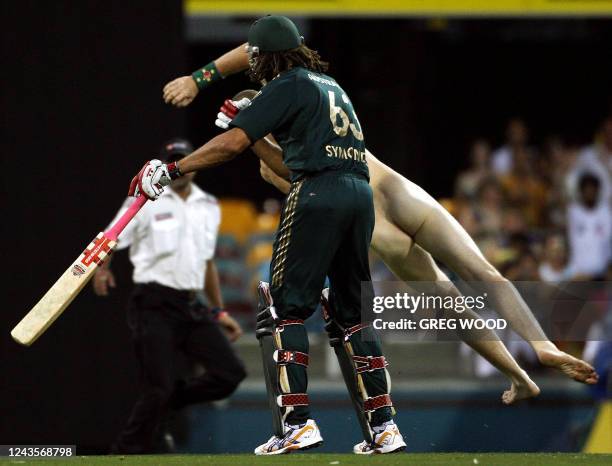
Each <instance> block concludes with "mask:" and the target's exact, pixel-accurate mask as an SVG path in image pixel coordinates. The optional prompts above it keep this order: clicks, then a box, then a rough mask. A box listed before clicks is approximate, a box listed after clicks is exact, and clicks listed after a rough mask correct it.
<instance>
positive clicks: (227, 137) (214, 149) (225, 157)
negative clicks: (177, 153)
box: [176, 128, 251, 175]
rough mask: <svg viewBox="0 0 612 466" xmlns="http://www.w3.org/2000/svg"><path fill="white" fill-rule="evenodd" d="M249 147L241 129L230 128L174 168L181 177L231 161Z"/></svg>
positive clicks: (249, 142) (180, 161) (249, 143)
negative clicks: (176, 168)
mask: <svg viewBox="0 0 612 466" xmlns="http://www.w3.org/2000/svg"><path fill="white" fill-rule="evenodd" d="M250 145H251V141H250V140H249V138H248V136H247V135H246V133H245V132H244V131H243V130H242V129H240V128H232V129H230V130H229V131H227V132H225V133H223V134H220V135H219V136H216V137H214V138H213V139H211V140H210V141H208V142H207V143H206V144H204V145H203V146H202V147H200V148H198V149H196V150H195V151H193V152H192V153H191V154H189V155H188V156H186V157H184V158H182V159H181V160H179V161H178V162H177V163H176V166H177V167H178V169H179V171H180V173H181V174H183V175H184V174H186V173H190V172H194V171H197V170H202V169H204V168H210V167H215V166H217V165H221V164H223V163H225V162H228V161H230V160H232V159H233V158H234V157H235V156H236V155H238V154H240V153H241V152H244V150H246V148H247V147H249V146H250Z"/></svg>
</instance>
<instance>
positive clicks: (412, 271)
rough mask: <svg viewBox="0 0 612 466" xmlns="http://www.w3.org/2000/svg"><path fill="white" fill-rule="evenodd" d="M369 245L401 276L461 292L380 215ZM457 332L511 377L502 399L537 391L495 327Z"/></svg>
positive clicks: (470, 316)
mask: <svg viewBox="0 0 612 466" xmlns="http://www.w3.org/2000/svg"><path fill="white" fill-rule="evenodd" d="M372 248H373V249H374V251H376V252H377V253H378V254H379V256H380V257H381V259H382V260H383V261H384V262H385V264H387V266H388V267H389V269H390V270H391V271H392V272H393V273H394V274H395V275H396V276H397V277H398V278H399V279H400V280H402V281H428V282H436V283H437V284H438V290H437V293H438V294H440V295H441V296H448V295H450V296H459V295H460V293H459V290H457V288H456V287H455V286H454V285H453V284H452V282H451V281H450V280H449V279H448V277H447V276H446V275H445V274H444V273H443V272H442V271H441V270H440V268H439V267H438V266H437V265H436V263H435V262H434V260H433V258H432V257H431V255H429V254H428V253H427V252H425V251H424V250H423V249H422V248H421V247H420V246H418V245H415V244H414V243H413V241H412V239H411V238H410V237H409V236H407V235H406V234H405V233H404V232H402V231H401V230H399V229H398V228H397V227H396V226H395V225H393V224H391V223H389V222H388V221H387V220H386V219H385V218H384V217H382V216H381V215H379V216H377V219H376V226H375V228H374V236H373V238H372ZM444 318H455V319H457V318H460V319H478V318H479V316H478V314H476V313H475V312H473V311H471V310H467V311H464V312H463V313H461V314H459V313H457V312H455V311H453V310H448V311H447V313H446V314H445V315H444ZM457 334H458V336H459V337H460V338H461V339H462V340H463V341H465V342H466V343H467V344H468V345H470V346H471V347H472V349H474V350H475V351H476V352H478V353H479V354H480V355H482V356H483V357H484V358H485V359H486V360H487V361H489V362H490V363H491V364H492V365H493V366H495V367H496V368H497V369H498V370H499V371H500V372H502V373H503V374H504V375H506V376H507V377H508V378H509V379H510V381H511V384H512V385H511V387H510V389H509V390H507V391H505V392H504V393H503V395H502V401H503V403H505V404H512V403H514V402H515V401H518V400H521V399H524V398H529V397H533V396H537V395H538V394H539V393H540V389H539V388H538V386H537V385H536V384H535V383H534V382H533V381H532V380H531V379H530V378H529V376H528V375H527V373H526V372H525V371H524V370H523V369H521V367H520V366H519V365H518V363H517V362H516V361H515V359H514V358H513V357H512V355H511V354H510V353H509V352H508V350H507V348H506V346H505V345H504V344H503V342H501V341H500V339H499V337H498V336H497V334H496V333H495V332H494V331H492V330H487V329H483V330H476V329H469V330H457Z"/></svg>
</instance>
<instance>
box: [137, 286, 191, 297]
mask: <svg viewBox="0 0 612 466" xmlns="http://www.w3.org/2000/svg"><path fill="white" fill-rule="evenodd" d="M138 286H140V287H144V288H148V289H150V290H153V291H158V292H162V293H165V294H166V295H170V296H173V297H175V298H177V299H182V300H185V301H193V300H194V299H195V298H196V296H197V293H198V292H197V291H196V290H177V289H176V288H171V287H169V286H166V285H162V284H160V283H156V282H149V283H139V284H138Z"/></svg>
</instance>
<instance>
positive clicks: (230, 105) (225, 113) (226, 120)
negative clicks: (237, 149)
mask: <svg viewBox="0 0 612 466" xmlns="http://www.w3.org/2000/svg"><path fill="white" fill-rule="evenodd" d="M249 105H251V100H250V99H249V98H248V97H243V98H242V99H240V100H230V99H226V101H225V102H223V105H222V106H221V108H220V109H219V110H220V111H219V113H218V114H217V119H216V120H215V125H217V126H218V127H219V128H221V129H227V128H229V124H230V123H231V122H232V120H233V119H234V118H235V117H236V115H238V112H240V110H244V109H245V108H247V107H248V106H249Z"/></svg>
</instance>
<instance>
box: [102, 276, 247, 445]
mask: <svg viewBox="0 0 612 466" xmlns="http://www.w3.org/2000/svg"><path fill="white" fill-rule="evenodd" d="M128 324H129V326H130V329H131V330H132V335H133V341H134V347H135V351H136V357H137V359H138V362H139V365H140V370H141V379H142V382H141V390H140V394H139V397H138V400H137V401H136V404H135V405H134V407H133V409H132V413H131V415H130V417H129V419H128V421H127V424H126V426H125V428H124V429H123V431H122V432H121V434H120V435H119V437H118V439H117V440H116V442H115V444H114V445H113V452H115V453H146V452H150V451H151V450H152V448H153V442H154V439H155V438H156V434H157V430H158V427H159V425H160V422H161V421H162V420H163V418H164V417H165V416H166V414H167V413H168V411H169V410H171V409H180V408H182V407H184V406H186V405H189V404H193V403H200V402H206V401H214V400H220V399H223V398H226V397H227V396H229V395H230V394H231V393H232V392H233V391H234V390H235V389H236V387H237V386H238V384H239V383H240V382H241V381H242V380H243V379H244V378H245V377H246V372H245V369H244V365H243V363H242V361H241V360H240V359H239V358H238V356H237V355H236V353H235V352H234V350H233V348H232V347H231V345H230V342H229V341H228V339H227V338H226V337H225V335H224V334H223V332H222V330H221V329H220V327H219V325H218V324H217V322H215V321H214V320H213V319H212V318H211V317H210V314H209V311H208V309H206V308H205V307H204V306H202V305H198V304H197V302H196V301H195V300H194V297H193V296H192V294H191V293H190V292H185V291H179V290H175V289H172V288H168V287H165V286H162V285H159V284H156V283H151V284H144V285H137V286H136V287H135V289H134V292H133V293H132V296H131V298H130V302H129V306H128ZM177 351H181V352H183V353H184V354H186V355H187V356H189V357H190V358H191V359H192V360H194V361H196V362H197V363H199V364H201V365H202V366H203V367H204V369H205V373H204V374H203V375H201V376H198V377H193V378H191V379H187V380H180V379H178V378H177V374H176V372H175V368H174V362H175V360H176V352H177Z"/></svg>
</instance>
